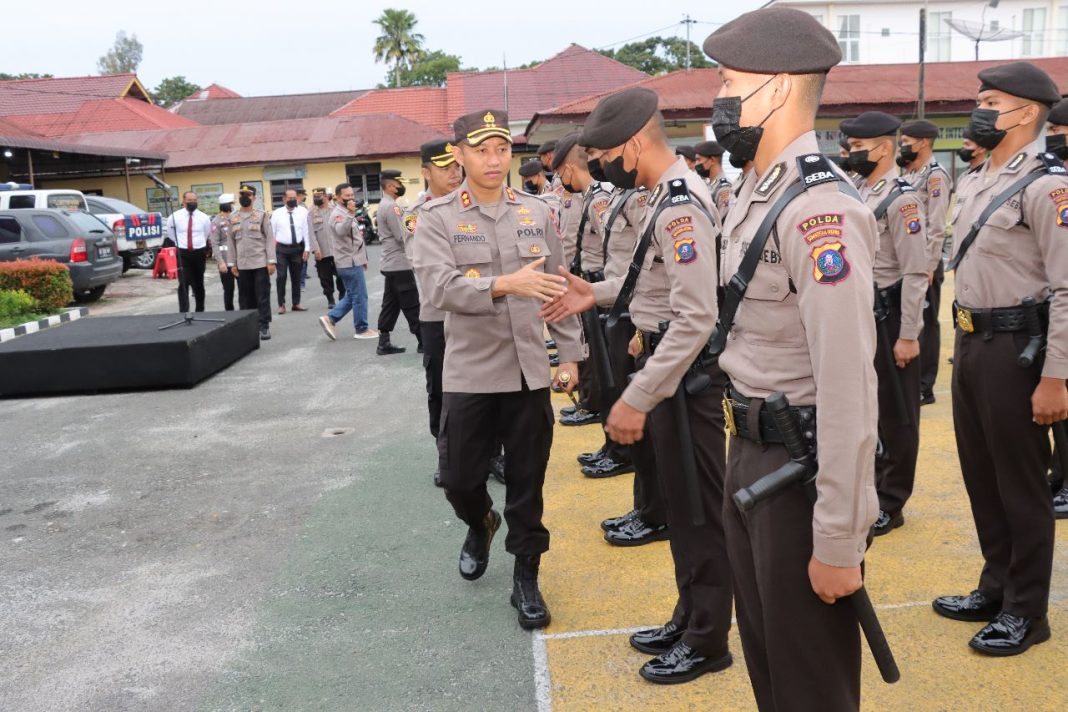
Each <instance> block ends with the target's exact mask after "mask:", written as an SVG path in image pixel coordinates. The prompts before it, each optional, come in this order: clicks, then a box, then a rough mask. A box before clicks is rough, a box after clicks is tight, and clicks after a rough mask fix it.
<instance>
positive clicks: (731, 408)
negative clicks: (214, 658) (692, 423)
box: [723, 388, 816, 448]
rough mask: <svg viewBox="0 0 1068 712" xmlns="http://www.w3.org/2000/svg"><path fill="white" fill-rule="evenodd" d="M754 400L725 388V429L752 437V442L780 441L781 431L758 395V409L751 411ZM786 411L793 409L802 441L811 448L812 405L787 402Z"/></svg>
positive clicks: (813, 412) (814, 416)
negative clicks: (803, 439) (795, 404)
mask: <svg viewBox="0 0 1068 712" xmlns="http://www.w3.org/2000/svg"><path fill="white" fill-rule="evenodd" d="M754 401H757V399H754V398H746V397H745V396H743V395H741V394H739V393H738V392H736V391H735V390H734V389H733V388H728V389H727V392H726V394H725V395H724V397H723V415H724V417H725V418H726V421H727V431H728V432H729V433H730V434H731V435H736V436H738V437H740V438H745V439H746V440H752V441H753V442H755V443H782V442H784V439H783V435H782V433H781V432H780V431H779V428H778V427H777V426H776V425H775V420H774V419H773V418H772V416H771V413H769V412H768V410H767V408H765V407H764V401H763V400H762V399H761V400H759V401H757V402H759V404H760V411H759V412H758V413H756V414H753V413H752V409H753V402H754ZM790 412H791V413H793V415H794V418H795V420H796V422H797V423H798V425H799V426H800V427H801V433H802V435H804V438H805V442H807V443H809V446H810V447H813V448H814V447H815V445H816V406H790Z"/></svg>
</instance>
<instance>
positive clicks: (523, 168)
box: [519, 158, 545, 178]
mask: <svg viewBox="0 0 1068 712" xmlns="http://www.w3.org/2000/svg"><path fill="white" fill-rule="evenodd" d="M544 172H545V166H543V165H542V163H541V160H540V159H538V158H535V159H534V160H533V161H527V162H526V163H522V164H520V166H519V175H521V176H523V177H524V178H530V177H531V176H536V175H538V174H539V173H544Z"/></svg>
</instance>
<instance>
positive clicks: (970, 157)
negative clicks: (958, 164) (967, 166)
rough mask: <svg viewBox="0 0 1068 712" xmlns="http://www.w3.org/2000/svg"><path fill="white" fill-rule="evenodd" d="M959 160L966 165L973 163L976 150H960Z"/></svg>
mask: <svg viewBox="0 0 1068 712" xmlns="http://www.w3.org/2000/svg"><path fill="white" fill-rule="evenodd" d="M957 158H959V159H960V160H962V161H964V162H965V163H971V162H972V161H974V160H975V149H972V148H958V149H957Z"/></svg>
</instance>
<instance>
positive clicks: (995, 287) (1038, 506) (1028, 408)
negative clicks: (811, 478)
mask: <svg viewBox="0 0 1068 712" xmlns="http://www.w3.org/2000/svg"><path fill="white" fill-rule="evenodd" d="M979 80H980V82H981V84H980V86H979V105H978V108H976V109H975V110H974V111H973V112H972V117H971V124H970V126H971V132H972V137H973V138H974V140H975V142H976V143H978V144H979V145H980V146H983V147H984V148H986V149H987V150H988V151H989V152H990V157H989V158H987V160H986V163H984V164H983V167H982V168H980V169H979V171H978V172H976V173H975V175H973V176H972V177H971V178H970V181H969V185H968V190H967V192H966V193H965V195H963V196H962V200H961V201H960V202H959V203H958V205H957V206H956V210H955V212H956V215H955V223H956V224H957V225H958V226H959V227H958V229H957V233H956V235H955V237H954V240H953V243H954V244H953V247H954V255H953V259H952V260H951V261H950V265H949V267H950V269H955V270H956V274H955V279H954V284H955V289H956V302H955V304H954V313H955V316H956V322H957V337H956V343H955V347H954V350H953V364H954V365H953V427H954V430H955V432H956V436H957V454H958V455H959V457H960V467H961V474H962V475H963V476H964V486H965V488H966V489H967V491H968V498H969V500H970V501H971V506H972V516H973V518H974V519H975V529H976V532H977V534H978V535H979V546H980V548H981V549H982V552H983V570H982V573H981V574H980V575H979V585H978V586H977V587H976V590H974V591H972V592H971V593H970V594H969V595H967V596H943V597H941V598H938V599H936V600H935V601H934V609H935V612H936V613H938V614H940V615H943V616H945V617H947V618H952V619H955V620H962V621H972V622H976V623H985V624H987V625H985V627H983V628H982V629H981V630H980V631H979V632H978V633H976V634H975V636H974V637H973V638H972V639H971V642H970V643H969V645H970V646H971V647H972V648H973V649H975V650H977V651H979V652H981V653H985V654H987V655H996V656H1003V655H1018V654H1020V653H1023V652H1024V651H1026V650H1027V649H1028V648H1030V647H1031V646H1032V645H1034V644H1036V643H1041V642H1043V641H1046V640H1049V637H1050V628H1049V621H1048V620H1047V618H1046V611H1047V608H1048V607H1049V587H1050V575H1051V571H1052V567H1053V535H1054V521H1053V507H1052V505H1051V500H1050V489H1049V483H1048V480H1047V472H1048V470H1049V465H1050V441H1049V426H1050V425H1052V424H1054V423H1056V422H1058V421H1062V420H1064V419H1066V418H1068V391H1066V390H1065V378H1066V377H1068V175H1066V173H1065V167H1064V164H1063V163H1062V162H1061V161H1060V159H1058V158H1057V157H1056V156H1054V155H1052V154H1050V153H1046V152H1044V151H1042V150H1041V148H1040V146H1039V145H1037V141H1038V136H1039V134H1040V133H1041V131H1042V127H1043V125H1044V124H1045V121H1046V118H1047V116H1048V114H1049V110H1050V107H1052V106H1053V105H1054V104H1056V103H1057V102H1058V101H1060V98H1061V97H1060V92H1059V91H1058V90H1057V86H1056V84H1054V83H1053V80H1052V79H1050V78H1049V76H1048V75H1047V74H1046V73H1045V72H1043V71H1042V70H1041V69H1039V68H1037V67H1035V66H1034V65H1032V64H1029V63H1027V62H1012V63H1010V64H1003V65H1000V66H997V67H991V68H989V69H984V70H983V71H981V72H979ZM976 224H978V225H979V230H978V232H975V228H974V227H971V229H970V230H969V231H968V233H967V234H964V228H965V227H966V226H974V225H976ZM1024 300H1027V301H1026V302H1025V301H1024ZM1029 324H1031V325H1033V326H1037V327H1038V329H1036V330H1035V331H1037V332H1038V333H1037V334H1035V333H1034V332H1033V331H1032V329H1031V328H1029ZM1046 324H1048V330H1047V332H1046V340H1045V353H1044V355H1043V354H1042V353H1041V351H1040V350H1038V349H1035V352H1036V353H1034V354H1033V355H1034V359H1033V362H1032V363H1031V364H1030V365H1027V366H1023V365H1021V364H1019V363H1018V360H1017V359H1018V358H1019V357H1020V356H1021V352H1023V351H1024V350H1025V349H1026V347H1027V345H1028V343H1029V342H1030V341H1031V340H1032V337H1033V339H1034V341H1035V346H1038V345H1040V344H1041V341H1042V336H1043V334H1042V333H1041V332H1042V331H1043V328H1042V327H1044V326H1045V325H1046Z"/></svg>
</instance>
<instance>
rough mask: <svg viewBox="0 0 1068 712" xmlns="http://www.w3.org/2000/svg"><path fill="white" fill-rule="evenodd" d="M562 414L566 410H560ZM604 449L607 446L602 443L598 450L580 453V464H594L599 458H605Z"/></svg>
mask: <svg viewBox="0 0 1068 712" xmlns="http://www.w3.org/2000/svg"><path fill="white" fill-rule="evenodd" d="M571 412H572V413H574V412H575V411H574V410H572V411H571ZM560 414H561V415H566V414H565V413H564V411H562V410H561V411H560ZM604 450H605V446H604V445H602V446H601V449H600V450H596V451H594V452H583V453H579V456H578V458H576V459H577V460H578V461H579V464H580V465H592V464H593V463H595V462H597V461H598V460H603V459H604Z"/></svg>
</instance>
